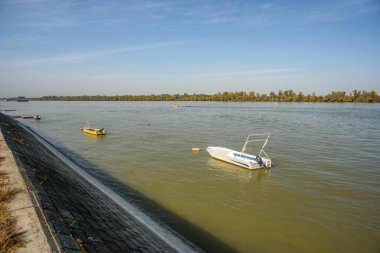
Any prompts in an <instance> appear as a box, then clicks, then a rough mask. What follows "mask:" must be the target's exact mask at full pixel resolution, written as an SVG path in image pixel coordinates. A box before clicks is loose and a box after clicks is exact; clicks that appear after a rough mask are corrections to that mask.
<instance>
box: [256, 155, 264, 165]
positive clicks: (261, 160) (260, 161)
mask: <svg viewBox="0 0 380 253" xmlns="http://www.w3.org/2000/svg"><path fill="white" fill-rule="evenodd" d="M256 162H257V164H258V165H260V166H263V164H264V163H263V159H261V157H260V156H256Z"/></svg>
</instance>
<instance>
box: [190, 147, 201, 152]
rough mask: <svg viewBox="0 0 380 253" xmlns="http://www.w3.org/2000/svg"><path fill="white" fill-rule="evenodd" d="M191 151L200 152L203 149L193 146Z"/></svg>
mask: <svg viewBox="0 0 380 253" xmlns="http://www.w3.org/2000/svg"><path fill="white" fill-rule="evenodd" d="M191 151H193V152H199V151H201V149H200V148H192V149H191Z"/></svg>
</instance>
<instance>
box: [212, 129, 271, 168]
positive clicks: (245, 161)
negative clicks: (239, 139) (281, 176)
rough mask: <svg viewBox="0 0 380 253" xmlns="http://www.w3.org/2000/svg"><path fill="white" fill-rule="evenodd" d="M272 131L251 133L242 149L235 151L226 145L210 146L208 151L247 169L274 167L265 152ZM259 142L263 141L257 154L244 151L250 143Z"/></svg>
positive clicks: (214, 156)
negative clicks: (225, 146)
mask: <svg viewBox="0 0 380 253" xmlns="http://www.w3.org/2000/svg"><path fill="white" fill-rule="evenodd" d="M269 136H270V133H263V134H250V135H248V137H247V139H246V141H245V143H244V146H243V149H242V150H241V151H235V150H232V149H229V148H224V147H208V148H207V152H208V153H209V154H210V156H212V157H213V158H216V159H218V160H221V161H224V162H228V163H231V164H234V165H237V166H240V167H243V168H246V169H250V170H254V169H259V168H263V167H265V168H270V167H272V160H271V158H269V157H268V155H267V153H265V150H264V148H265V146H266V145H267V143H268V140H269ZM253 142H258V143H260V142H261V143H263V144H262V146H261V149H260V152H259V154H258V155H257V156H255V155H250V154H246V153H244V152H245V151H246V149H247V146H248V144H249V143H253Z"/></svg>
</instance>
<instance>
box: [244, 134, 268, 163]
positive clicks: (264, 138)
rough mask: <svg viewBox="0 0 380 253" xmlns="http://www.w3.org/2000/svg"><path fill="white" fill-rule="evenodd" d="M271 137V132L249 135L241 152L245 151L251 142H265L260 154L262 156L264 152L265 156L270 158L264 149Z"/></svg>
mask: <svg viewBox="0 0 380 253" xmlns="http://www.w3.org/2000/svg"><path fill="white" fill-rule="evenodd" d="M269 137H270V133H258V134H250V135H248V137H247V139H246V140H245V143H244V146H243V149H242V150H241V153H244V152H245V150H246V149H247V146H248V144H249V143H252V142H263V145H262V146H261V149H260V152H259V154H258V156H261V154H264V155H265V157H266V158H268V159H269V156H268V155H267V153H266V152H265V150H264V148H265V146H266V145H267V144H268V140H269Z"/></svg>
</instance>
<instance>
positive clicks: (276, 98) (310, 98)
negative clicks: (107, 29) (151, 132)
mask: <svg viewBox="0 0 380 253" xmlns="http://www.w3.org/2000/svg"><path fill="white" fill-rule="evenodd" d="M28 99H29V100H31V101H172V102H180V101H183V102H186V101H212V102H307V103H321V102H324V103H379V102H380V96H379V94H378V93H377V91H374V90H372V91H364V90H363V91H360V90H353V91H352V92H349V93H348V92H345V91H332V92H330V93H329V94H327V95H325V96H322V95H316V94H315V92H313V93H312V94H303V93H302V92H298V93H296V92H294V91H293V90H285V91H281V90H280V91H278V92H273V91H272V92H270V93H269V94H266V93H263V94H261V93H259V92H254V91H250V92H244V91H235V92H218V93H216V94H213V95H210V94H188V93H184V94H160V95H154V94H152V95H114V96H105V95H94V96H88V95H80V96H43V97H40V98H28ZM14 100H15V99H14V98H8V99H7V101H14Z"/></svg>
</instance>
